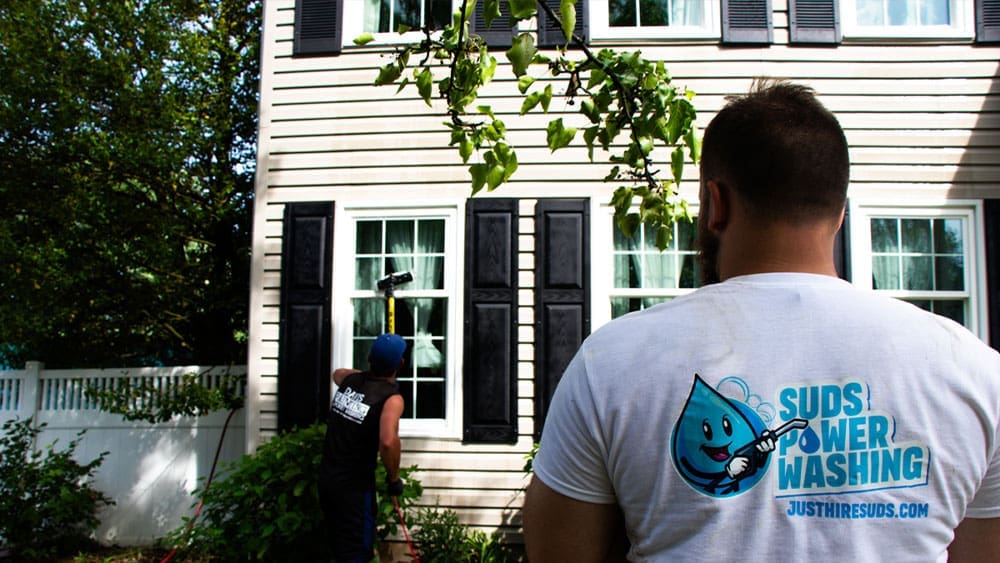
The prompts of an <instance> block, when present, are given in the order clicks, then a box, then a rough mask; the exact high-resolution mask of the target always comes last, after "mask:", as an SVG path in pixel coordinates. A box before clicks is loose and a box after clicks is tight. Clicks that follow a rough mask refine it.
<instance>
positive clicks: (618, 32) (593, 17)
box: [582, 0, 721, 39]
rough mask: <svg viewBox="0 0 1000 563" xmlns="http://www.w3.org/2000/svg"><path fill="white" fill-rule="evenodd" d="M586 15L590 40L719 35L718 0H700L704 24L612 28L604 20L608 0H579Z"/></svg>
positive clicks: (716, 36) (703, 37)
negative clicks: (585, 2)
mask: <svg viewBox="0 0 1000 563" xmlns="http://www.w3.org/2000/svg"><path fill="white" fill-rule="evenodd" d="M582 1H587V2H590V4H589V5H588V6H587V8H588V10H589V11H588V14H589V18H590V37H591V38H593V39H717V38H719V37H720V36H721V29H720V26H721V23H720V20H721V16H720V15H719V10H720V7H721V2H720V1H719V0H701V1H702V3H703V4H704V14H705V22H704V25H700V26H693V25H668V26H656V27H612V26H611V25H609V23H608V18H609V16H608V4H609V2H608V0H582Z"/></svg>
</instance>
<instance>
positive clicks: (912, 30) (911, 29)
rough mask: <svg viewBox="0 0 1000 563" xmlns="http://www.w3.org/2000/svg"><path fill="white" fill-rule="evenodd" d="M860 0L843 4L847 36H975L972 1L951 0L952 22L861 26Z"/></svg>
mask: <svg viewBox="0 0 1000 563" xmlns="http://www.w3.org/2000/svg"><path fill="white" fill-rule="evenodd" d="M857 1H858V0H843V1H842V2H841V3H840V11H841V13H840V16H841V18H840V21H841V24H842V29H843V33H844V38H845V39H972V38H973V37H975V26H974V20H975V18H974V13H973V11H974V9H975V8H974V6H973V3H972V0H948V4H949V6H948V11H949V13H950V14H951V16H952V20H951V24H950V25H881V26H871V25H858V23H857Z"/></svg>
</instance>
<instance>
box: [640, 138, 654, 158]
mask: <svg viewBox="0 0 1000 563" xmlns="http://www.w3.org/2000/svg"><path fill="white" fill-rule="evenodd" d="M639 150H641V151H642V155H643V156H649V153H651V152H653V139H652V138H651V137H639Z"/></svg>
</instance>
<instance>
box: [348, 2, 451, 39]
mask: <svg viewBox="0 0 1000 563" xmlns="http://www.w3.org/2000/svg"><path fill="white" fill-rule="evenodd" d="M451 4H452V3H451V0H364V27H363V29H362V31H367V32H369V33H393V32H396V31H398V30H399V26H400V25H404V26H406V27H408V28H411V29H420V28H422V27H425V26H426V27H429V28H430V29H441V28H443V27H444V26H446V25H448V23H449V22H450V21H451Z"/></svg>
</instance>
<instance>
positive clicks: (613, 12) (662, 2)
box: [589, 0, 719, 39]
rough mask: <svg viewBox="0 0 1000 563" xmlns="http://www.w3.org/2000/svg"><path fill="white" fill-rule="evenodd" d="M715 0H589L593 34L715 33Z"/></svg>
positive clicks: (652, 36)
mask: <svg viewBox="0 0 1000 563" xmlns="http://www.w3.org/2000/svg"><path fill="white" fill-rule="evenodd" d="M718 5H719V2H718V0H607V1H606V2H605V1H603V0H592V1H591V2H590V4H589V9H590V14H591V16H590V29H591V36H592V37H594V38H597V39H599V38H608V39H621V38H646V39H671V38H685V37H718V36H719V21H718V20H719V10H718Z"/></svg>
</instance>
